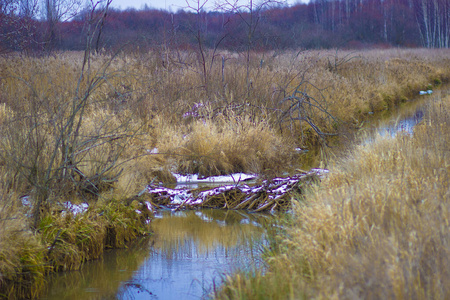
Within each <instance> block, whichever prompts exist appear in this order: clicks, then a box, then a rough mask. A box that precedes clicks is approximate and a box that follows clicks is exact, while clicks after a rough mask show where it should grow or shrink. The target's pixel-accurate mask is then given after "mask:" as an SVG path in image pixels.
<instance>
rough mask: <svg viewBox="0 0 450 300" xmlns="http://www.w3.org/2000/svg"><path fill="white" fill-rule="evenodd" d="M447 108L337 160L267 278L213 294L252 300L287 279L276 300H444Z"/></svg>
mask: <svg viewBox="0 0 450 300" xmlns="http://www.w3.org/2000/svg"><path fill="white" fill-rule="evenodd" d="M449 108H450V97H449V96H448V95H445V94H444V95H442V96H441V95H437V96H435V97H433V98H432V99H430V101H429V103H428V105H427V108H426V111H427V113H426V118H425V119H424V120H423V121H422V123H421V124H419V125H417V126H416V128H415V130H414V134H413V135H409V134H406V133H405V134H398V135H397V136H396V137H395V138H388V137H378V138H376V139H375V141H374V142H373V143H372V144H367V143H365V144H364V145H360V146H356V148H355V149H354V150H353V151H352V152H351V153H349V155H348V157H347V158H345V159H340V160H338V161H337V162H336V163H335V164H332V167H331V168H330V174H329V176H328V177H327V178H326V179H325V180H324V181H323V182H322V183H321V184H320V185H318V186H316V187H315V189H313V190H312V191H311V192H310V193H309V195H308V196H307V197H306V200H305V201H302V202H299V203H298V205H297V208H296V210H295V219H294V222H293V224H292V225H291V226H290V229H288V233H287V235H286V236H287V238H286V240H285V241H284V242H283V243H281V244H280V248H279V253H278V254H277V255H273V256H272V257H270V258H269V259H268V264H269V272H268V273H267V274H264V275H261V274H260V275H258V274H257V275H255V276H250V278H251V279H247V278H246V279H242V278H241V277H231V279H230V280H229V284H230V285H231V286H230V287H228V286H226V287H225V288H224V289H223V290H221V291H220V293H218V294H217V297H218V298H225V299H227V297H229V295H236V298H239V299H252V297H253V296H252V294H251V291H253V290H255V289H256V287H261V289H263V287H264V286H265V285H268V284H270V282H272V281H281V282H284V284H282V285H281V286H280V288H277V287H276V286H275V285H272V286H273V288H274V289H275V290H276V291H277V292H274V294H276V295H277V296H276V297H275V298H280V299H281V298H284V299H296V298H298V297H300V296H299V295H302V294H303V293H304V294H306V295H307V296H308V298H309V297H315V298H324V299H329V298H340V299H349V298H351V299H353V298H368V299H382V298H383V299H387V298H390V299H392V298H396V299H404V298H414V299H446V298H448V295H449V292H450V291H449V288H448V287H449V281H450V277H449V275H450V274H449V272H448V266H449V263H450V262H449V260H448V257H449V254H450V253H449V252H450V248H449V234H448V218H449V215H448V214H449V211H450V210H449V196H450V193H449V186H450V177H449V174H450V173H449V171H450V169H449V168H450V165H449V148H448V146H446V145H448V144H449V141H450V131H449V126H448V123H449V121H450V119H449ZM243 281H244V282H245V283H246V284H243V283H242V282H243ZM259 282H262V283H259ZM286 285H288V286H291V287H294V286H295V288H292V289H290V290H289V291H287V290H286V289H285V288H284V287H285V286H286ZM233 293H234V294H233Z"/></svg>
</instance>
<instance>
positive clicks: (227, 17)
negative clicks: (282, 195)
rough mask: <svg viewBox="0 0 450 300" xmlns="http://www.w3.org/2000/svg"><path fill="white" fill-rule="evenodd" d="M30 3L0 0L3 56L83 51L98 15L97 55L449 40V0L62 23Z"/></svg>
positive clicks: (110, 14) (332, 1) (112, 12)
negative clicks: (30, 7)
mask: <svg viewBox="0 0 450 300" xmlns="http://www.w3.org/2000/svg"><path fill="white" fill-rule="evenodd" d="M29 1H30V0H28V1H27V0H25V1H24V0H22V1H20V0H16V6H9V7H8V3H14V2H15V0H0V3H1V4H0V25H1V27H0V53H1V52H8V51H40V50H82V49H85V45H86V41H87V39H86V34H87V32H89V30H90V29H89V26H93V22H92V20H93V18H94V17H95V13H98V14H100V13H101V14H106V17H104V18H103V19H102V20H103V21H102V23H101V24H100V25H99V24H96V26H97V27H98V26H101V27H100V28H97V30H96V31H95V35H96V36H94V37H92V36H91V37H90V38H92V40H93V41H95V43H93V45H94V46H95V49H97V50H100V49H107V50H117V49H120V48H123V47H132V48H133V49H138V48H139V49H142V50H146V49H151V48H155V47H160V48H161V47H164V48H165V49H168V48H170V49H172V48H175V49H181V50H184V49H190V48H193V47H195V48H198V47H203V48H204V49H227V50H231V51H244V50H248V49H250V48H251V49H252V50H255V51H258V50H261V51H262V50H283V49H298V48H302V49H313V48H336V47H337V48H365V47H428V48H448V47H449V39H450V0H313V1H311V2H310V3H308V4H297V5H294V6H289V7H288V6H283V5H280V4H277V3H275V2H273V3H271V2H270V1H269V2H264V4H260V5H253V4H252V2H251V1H249V2H248V5H244V6H241V7H232V6H231V5H229V6H227V5H224V6H223V8H224V9H222V10H218V11H204V10H203V9H202V8H201V7H199V6H195V7H192V8H191V9H185V10H179V11H178V12H175V13H172V12H167V11H163V10H156V9H148V8H146V9H142V10H133V9H127V10H124V11H120V10H116V9H112V8H108V9H107V10H105V9H98V10H95V9H94V10H92V9H91V10H89V9H84V10H83V9H79V10H77V11H76V14H75V13H74V14H73V16H72V17H70V18H67V19H68V20H65V21H64V20H63V18H62V17H61V18H58V17H55V15H56V14H57V12H58V11H55V12H53V13H52V12H51V9H50V10H49V7H50V8H52V6H51V5H52V4H51V3H50V1H51V2H52V3H53V2H56V1H57V0H44V6H45V5H47V6H45V7H46V9H47V11H46V12H47V13H46V14H43V16H42V13H41V16H40V17H39V18H37V17H36V16H35V15H33V13H32V12H27V10H26V9H24V8H23V4H22V2H27V3H28V2H29ZM35 1H38V0H35ZM61 1H63V0H61ZM64 3H67V0H65V2H64ZM225 3H227V2H225ZM196 4H199V3H198V2H196ZM21 5H22V6H21ZM36 5H38V3H37V2H36ZM39 11H42V9H41V10H39Z"/></svg>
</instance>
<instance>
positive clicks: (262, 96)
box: [0, 49, 450, 298]
mask: <svg viewBox="0 0 450 300" xmlns="http://www.w3.org/2000/svg"><path fill="white" fill-rule="evenodd" d="M85 54H89V55H88V56H86V55H85ZM216 54H217V55H221V56H223V57H224V61H225V65H224V68H223V69H222V64H221V62H220V59H216V60H214V61H215V62H217V64H213V65H211V69H210V72H209V73H208V76H210V78H208V88H207V89H205V86H204V78H202V77H201V76H198V75H199V73H198V72H197V71H198V70H197V69H196V66H197V62H196V61H195V59H196V58H195V55H192V54H191V53H187V52H186V53H174V52H171V51H169V50H168V51H167V53H164V55H161V53H160V52H157V51H155V52H150V53H144V54H143V53H137V52H136V53H116V54H114V55H112V54H95V55H94V54H90V53H89V52H86V53H58V54H55V55H53V56H47V57H26V56H22V55H18V54H11V55H9V56H3V57H0V145H1V147H0V175H1V178H2V186H1V195H2V196H1V197H2V198H1V202H0V205H1V206H0V207H1V211H0V222H3V223H2V224H1V225H2V226H0V237H1V239H0V246H1V248H0V253H2V254H1V255H0V270H1V272H2V274H14V276H16V275H17V274H20V272H17V270H25V271H26V272H25V273H24V274H27V275H26V276H28V275H30V274H33V276H31V275H30V276H31V277H32V278H34V279H33V280H34V281H33V280H31V281H26V284H24V285H19V286H21V287H20V288H19V287H17V286H16V287H14V288H13V289H12V290H11V289H9V288H5V285H4V284H5V282H7V281H8V280H9V281H8V282H15V283H17V282H21V281H20V279H18V277H14V276H13V275H11V276H13V277H8V278H12V279H11V280H10V279H8V278H5V277H4V276H3V275H2V276H3V277H2V278H1V279H0V282H1V284H2V288H1V290H2V293H3V294H5V293H6V292H5V293H4V292H3V291H4V290H7V291H8V292H7V294H6V295H7V296H10V295H12V294H14V293H16V292H17V291H19V290H20V291H21V292H18V294H17V295H26V296H27V297H30V298H31V297H36V295H37V294H38V293H39V289H40V286H41V284H42V281H41V279H39V276H37V274H43V273H45V272H46V270H44V269H41V268H40V267H39V266H41V265H42V263H41V262H42V260H43V259H44V257H45V255H43V252H42V251H41V250H42V249H44V247H48V246H49V245H48V243H50V247H51V245H52V243H53V242H54V241H55V240H56V241H64V242H61V243H59V242H57V243H56V245H58V247H59V246H61V247H62V246H64V247H65V246H67V247H68V248H67V249H69V250H70V251H69V250H68V251H69V252H71V251H73V253H74V254H73V257H78V258H81V260H83V259H88V258H91V257H92V258H94V257H98V254H99V253H101V250H100V248H99V247H97V246H95V247H94V246H92V245H91V246H89V247H90V249H92V253H85V252H84V250H83V249H85V248H83V247H84V246H83V247H82V248H78V246H77V247H75V246H73V244H72V242H73V241H75V242H76V241H77V239H78V238H77V237H76V236H77V234H75V233H73V232H71V231H77V230H78V229H77V228H76V226H75V224H76V222H77V221H76V220H71V221H70V222H69V223H67V224H66V223H64V222H62V221H58V218H56V219H51V222H50V223H49V224H58V226H59V228H58V229H56V228H52V227H51V226H50V227H48V226H47V225H48V224H47V225H46V226H47V227H45V226H44V227H41V225H42V222H43V221H48V220H49V219H48V218H50V217H49V214H50V215H51V213H52V212H54V211H52V209H53V208H54V207H55V206H56V205H57V203H60V202H64V201H67V200H71V201H72V200H73V201H74V202H77V203H79V202H81V201H86V202H89V203H90V204H91V205H92V204H93V205H94V207H95V205H99V206H100V207H101V206H102V205H115V204H114V203H116V202H117V199H130V198H131V197H132V196H134V195H136V193H137V192H138V191H141V190H142V188H143V187H144V186H145V185H146V184H148V183H149V182H150V181H152V180H153V179H154V178H155V177H157V179H158V180H159V181H165V182H167V181H171V180H172V181H173V180H174V178H173V176H172V172H174V171H178V172H182V173H187V172H198V173H200V174H201V175H204V176H206V175H218V174H227V173H230V172H251V173H258V174H263V175H264V176H266V177H267V178H273V177H275V176H276V175H278V174H280V173H282V172H283V171H285V170H286V168H288V169H292V168H296V167H302V164H303V163H304V161H302V156H300V155H299V154H298V153H297V152H296V151H295V150H294V149H295V148H296V147H300V148H302V149H308V148H309V149H312V148H313V147H314V145H318V144H321V143H323V141H324V137H326V135H325V134H334V133H336V132H342V131H344V128H354V127H358V126H360V125H361V123H362V122H363V121H364V118H365V117H366V115H367V114H368V113H369V112H376V111H379V110H384V109H387V108H389V107H391V106H393V105H395V104H398V103H400V102H402V101H406V100H408V99H411V97H413V95H415V94H417V93H418V91H419V90H423V89H426V88H428V87H429V86H431V87H435V86H437V85H440V84H441V83H446V82H448V80H449V78H450V73H449V72H450V71H449V70H450V66H449V65H450V61H449V59H448V57H449V56H448V51H447V50H427V51H425V50H420V49H419V50H415V49H412V50H397V49H395V50H386V51H378V50H377V51H366V52H360V53H357V54H356V53H355V54H353V53H352V55H351V56H352V59H350V60H349V59H347V58H349V56H348V53H342V54H341V53H335V52H333V53H332V54H330V53H327V52H314V51H305V52H286V53H282V54H280V53H261V54H258V53H250V55H249V56H248V58H249V59H250V61H249V64H248V66H250V68H249V69H247V68H246V66H247V64H246V63H245V61H246V59H247V56H246V55H241V54H239V53H229V52H222V53H220V54H219V53H216ZM208 55H209V54H208ZM329 55H333V56H336V55H337V56H339V55H342V58H344V59H345V63H342V64H340V63H339V64H335V66H333V67H332V68H330V66H329V64H328V57H329ZM353 57H354V58H353ZM337 61H340V59H339V57H338V59H337ZM222 70H223V73H222ZM247 79H248V80H247ZM291 100H292V101H291ZM289 102H290V103H289ZM293 105H294V106H293ZM233 193H234V194H230V197H229V198H226V200H224V202H222V200H221V199H218V198H214V197H212V198H211V199H210V200H209V203H210V204H211V205H212V204H214V205H220V206H225V205H227V206H228V205H229V206H230V207H233V206H234V207H244V206H246V204H242V205H241V203H238V201H239V200H242V201H244V200H245V199H247V198H246V196H245V197H244V195H243V194H239V192H238V191H234V192H233ZM23 196H29V197H30V199H31V200H32V201H35V203H37V205H35V206H34V207H35V210H34V212H33V213H32V215H33V220H32V222H30V215H27V213H26V212H24V211H22V207H21V205H20V199H21V198H20V197H23ZM269 196H270V193H269V194H261V195H260V196H258V197H257V198H258V200H256V198H255V199H252V200H251V201H250V200H248V199H247V200H248V201H247V202H244V203H248V206H246V208H247V209H248V208H251V209H253V208H255V207H256V208H261V207H264V206H265V205H266V204H267V207H270V208H273V206H274V205H275V204H276V203H275V202H270V201H271V200H270V201H268V202H267V201H266V200H267V199H269ZM222 197H223V196H222ZM233 197H234V198H233ZM266 198H267V199H266ZM118 202H120V200H119V201H118ZM111 203H113V204H111ZM131 203H132V201H131V202H130V203H128V204H131ZM135 204H136V203H135ZM140 205H141V204H140ZM278 205H279V204H277V206H278ZM127 207H128V206H126V205H125V206H123V207H120V209H119V208H114V209H112V210H127ZM97 213H99V212H97ZM122 217H123V218H125V219H127V218H128V219H129V218H131V217H130V216H129V215H128V214H126V213H125V214H124V215H122V216H120V218H122ZM51 218H53V217H51ZM92 218H94V217H92ZM117 218H119V216H118V217H117ZM94 219H95V218H94ZM72 223H73V224H72ZM87 223H89V222H87ZM3 225H4V226H3ZM66 225H67V226H68V228H69V229H67V233H66V234H65V235H64V236H63V237H62V236H61V234H62V232H64V230H66V229H64V226H66ZM91 225H92V226H93V228H96V227H95V226H97V225H94V224H91ZM52 226H53V225H52ZM74 226H75V227H74ZM30 228H33V230H31V229H30ZM49 228H51V230H50V229H49ZM44 229H48V230H50V231H49V234H48V237H49V239H50V241H47V240H46V241H44V242H43V241H42V235H43V232H44V231H45V230H44ZM60 229H61V232H60V233H59V235H58V232H59V230H60ZM21 230H23V231H21ZM86 230H87V229H86ZM105 230H106V231H107V235H108V232H109V233H111V234H110V235H109V236H111V237H112V236H115V237H116V238H117V240H116V238H112V240H111V241H110V242H108V243H107V244H111V245H116V246H120V245H122V238H123V236H124V234H125V233H124V232H126V231H122V229H114V230H112V229H105ZM17 231H20V233H17ZM69 231H70V232H71V233H69ZM87 232H88V233H86V234H87V236H89V239H90V240H92V241H100V240H101V239H100V238H99V236H97V235H96V234H94V232H92V231H89V230H87ZM89 232H91V233H92V236H91V235H90V233H89ZM127 234H128V233H127ZM129 234H130V236H134V235H133V234H131V233H129ZM30 236H33V237H34V238H32V239H31V238H29V237H30ZM13 237H17V239H16V240H14V243H12V242H11V244H8V243H7V242H6V241H12V238H13ZM56 237H57V238H56ZM114 241H115V242H114ZM58 243H59V244H58ZM9 245H15V246H14V247H13V246H11V247H10V246H9ZM55 247H56V246H55ZM27 249H37V250H36V251H38V252H32V253H31V254H30V252H29V251H28V250H27ZM39 249H41V250H39ZM44 252H45V250H44ZM75 252H76V253H77V254H75ZM71 253H72V252H71ZM50 254H52V255H56V254H58V255H59V254H61V255H62V252H58V250H57V248H54V250H52V251H51V253H50ZM58 257H59V256H58ZM45 259H48V257H47V258H45ZM60 259H61V258H57V259H56V258H55V259H54V260H53V261H54V262H55V265H58V266H59V264H60ZM65 259H66V258H64V257H63V258H62V261H63V263H61V264H63V265H64V264H65V266H64V267H61V269H70V268H76V267H77V266H78V265H79V263H76V262H70V263H67V262H65ZM28 262H30V263H28ZM29 266H34V267H33V269H32V271H29ZM27 268H28V269H27ZM3 270H15V272H13V273H11V272H9V271H8V272H6V271H3ZM35 275H36V276H35ZM17 276H18V275H17ZM24 276H25V275H24ZM31 277H30V278H31ZM8 286H9V285H8ZM22 288H23V289H22ZM26 289H28V290H27V292H25V290H26Z"/></svg>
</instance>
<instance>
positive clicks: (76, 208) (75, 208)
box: [63, 201, 89, 216]
mask: <svg viewBox="0 0 450 300" xmlns="http://www.w3.org/2000/svg"><path fill="white" fill-rule="evenodd" d="M63 205H64V207H65V208H66V210H67V211H69V212H71V213H72V214H73V215H74V216H76V215H77V214H82V213H84V212H85V211H86V210H87V209H88V207H89V204H87V203H81V204H80V205H76V204H72V202H70V201H67V202H64V203H63ZM63 213H64V212H63Z"/></svg>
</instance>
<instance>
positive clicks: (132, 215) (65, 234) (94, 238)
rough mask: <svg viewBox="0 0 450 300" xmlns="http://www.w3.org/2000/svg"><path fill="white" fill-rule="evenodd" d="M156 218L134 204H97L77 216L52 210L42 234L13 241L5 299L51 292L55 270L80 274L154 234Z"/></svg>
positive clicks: (2, 279)
mask: <svg viewBox="0 0 450 300" xmlns="http://www.w3.org/2000/svg"><path fill="white" fill-rule="evenodd" d="M151 216H152V214H151V212H150V211H148V209H147V208H146V205H145V204H143V203H141V202H138V201H133V202H132V203H131V204H130V205H127V204H126V203H125V202H124V201H114V200H112V201H110V202H108V203H106V204H102V205H95V204H94V205H91V206H90V207H89V208H88V210H87V211H86V212H84V213H79V214H76V215H73V214H71V213H67V212H61V211H52V212H50V213H48V214H47V215H45V216H44V217H43V218H42V220H41V222H40V224H39V227H38V228H37V230H35V231H31V230H27V231H22V232H18V233H17V235H15V236H14V237H11V243H10V244H11V246H12V247H11V248H14V249H12V250H16V253H14V255H12V256H11V257H8V258H6V257H2V259H3V260H6V259H8V260H7V262H8V268H4V269H3V270H2V273H0V299H36V298H38V297H39V296H40V295H41V293H42V292H43V290H44V289H45V284H46V276H47V275H49V274H50V273H51V272H59V271H71V270H78V269H79V268H80V267H81V266H82V265H83V263H84V262H85V261H88V260H94V259H98V258H100V257H101V256H102V255H103V253H104V251H105V250H106V249H114V248H125V247H127V244H128V243H130V242H131V241H133V240H136V239H137V238H139V237H143V236H147V235H149V234H151V230H150V218H151Z"/></svg>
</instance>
